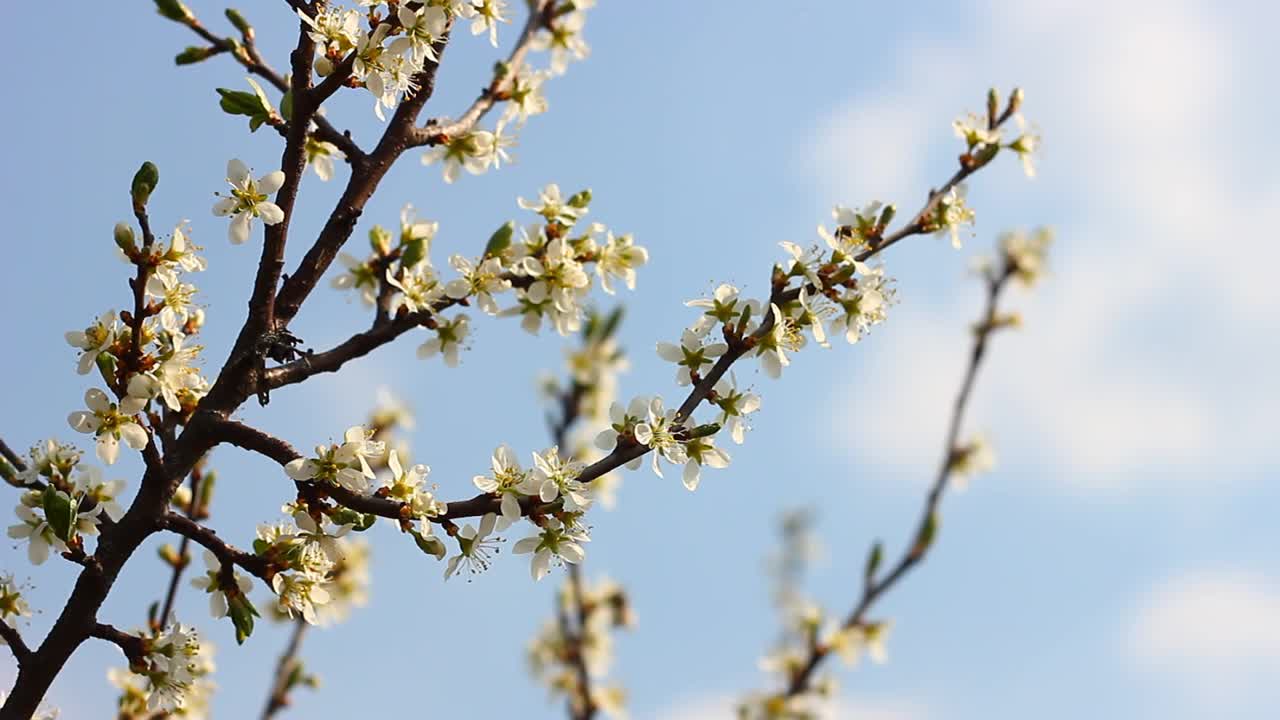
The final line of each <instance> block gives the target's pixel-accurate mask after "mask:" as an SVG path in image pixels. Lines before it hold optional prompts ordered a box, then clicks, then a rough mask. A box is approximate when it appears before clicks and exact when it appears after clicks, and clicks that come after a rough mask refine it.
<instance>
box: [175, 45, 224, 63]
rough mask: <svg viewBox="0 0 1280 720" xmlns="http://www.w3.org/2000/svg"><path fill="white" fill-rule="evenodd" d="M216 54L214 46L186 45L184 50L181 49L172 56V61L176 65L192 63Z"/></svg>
mask: <svg viewBox="0 0 1280 720" xmlns="http://www.w3.org/2000/svg"><path fill="white" fill-rule="evenodd" d="M217 54H218V51H217V50H215V49H214V48H211V47H197V46H195V45H191V46H189V47H187V49H186V50H183V51H182V52H180V53H178V54H177V55H176V56H175V57H174V58H173V62H174V63H175V64H177V65H194V64H196V63H198V62H201V61H203V60H208V59H209V58H211V57H213V56H214V55H217Z"/></svg>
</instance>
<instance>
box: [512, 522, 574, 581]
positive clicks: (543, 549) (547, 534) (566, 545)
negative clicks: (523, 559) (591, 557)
mask: <svg viewBox="0 0 1280 720" xmlns="http://www.w3.org/2000/svg"><path fill="white" fill-rule="evenodd" d="M544 522H545V523H546V524H545V525H543V526H542V528H541V529H540V530H539V531H538V534H536V535H533V536H530V537H527V538H523V539H521V540H519V541H518V542H516V544H515V545H514V546H512V548H511V551H512V552H513V553H515V554H516V555H525V554H528V553H533V560H532V562H531V563H530V566H529V570H530V573H531V574H532V575H533V579H534V580H541V579H542V578H544V577H546V576H547V573H549V572H551V560H552V559H553V558H558V559H559V560H561V561H563V562H567V563H574V564H576V563H579V562H582V559H583V558H584V557H586V552H585V551H584V550H583V549H582V543H584V542H587V541H588V540H589V539H590V538H588V537H587V536H586V534H584V533H582V532H581V531H580V530H576V529H570V528H566V527H565V526H564V524H563V523H561V522H560V521H559V520H556V519H554V518H548V519H547V520H545V521H544Z"/></svg>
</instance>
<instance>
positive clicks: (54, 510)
mask: <svg viewBox="0 0 1280 720" xmlns="http://www.w3.org/2000/svg"><path fill="white" fill-rule="evenodd" d="M29 457H30V462H29V463H28V465H27V469H26V470H25V471H24V472H22V473H21V474H19V476H18V479H19V481H20V482H21V483H23V487H26V488H27V490H26V491H24V492H23V493H22V495H21V496H20V497H19V499H18V504H17V506H16V507H15V508H14V512H15V514H16V515H17V516H18V521H19V522H18V523H17V524H15V525H11V526H10V527H9V531H8V534H9V537H11V538H14V539H17V540H25V541H26V542H27V557H28V559H29V560H30V561H31V562H32V563H33V564H35V565H40V564H42V563H43V562H44V561H45V560H47V559H48V558H49V553H50V551H51V550H52V551H54V552H58V553H65V552H72V551H73V550H74V551H76V552H81V553H82V552H84V537H85V536H94V535H97V534H98V526H99V525H100V524H101V523H102V522H103V519H104V518H105V519H107V520H109V521H110V522H115V521H118V520H119V519H120V517H121V516H122V515H123V514H124V509H123V508H122V507H121V506H120V503H119V502H118V501H117V497H118V496H119V494H120V491H121V490H122V489H123V488H124V481H123V480H110V481H108V480H104V479H103V477H102V471H101V470H100V469H98V468H96V467H92V466H87V465H86V466H83V467H82V466H81V465H80V453H79V451H77V450H76V449H75V448H74V447H72V446H70V445H64V444H61V443H59V442H57V441H56V440H53V439H50V440H47V441H45V442H44V443H41V444H39V445H36V446H35V447H33V448H31V451H30V455H29Z"/></svg>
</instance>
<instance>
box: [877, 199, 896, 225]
mask: <svg viewBox="0 0 1280 720" xmlns="http://www.w3.org/2000/svg"><path fill="white" fill-rule="evenodd" d="M897 214H898V206H897V205H894V204H892V203H890V204H888V205H885V206H884V209H883V210H881V211H880V219H879V220H878V221H877V224H878V225H879V226H880V227H882V228H886V227H889V223H891V222H893V216H894V215H897Z"/></svg>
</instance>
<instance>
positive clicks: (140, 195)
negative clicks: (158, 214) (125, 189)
mask: <svg viewBox="0 0 1280 720" xmlns="http://www.w3.org/2000/svg"><path fill="white" fill-rule="evenodd" d="M159 184H160V168H158V167H156V166H155V163H152V162H149V161H148V162H144V163H142V167H140V168H138V172H136V173H134V174H133V182H132V183H131V184H130V186H129V194H130V195H131V196H132V197H133V207H134V208H135V209H137V210H141V209H142V208H145V207H146V206H147V201H148V200H150V199H151V193H152V192H153V191H154V190H155V189H156V186H157V185H159Z"/></svg>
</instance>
